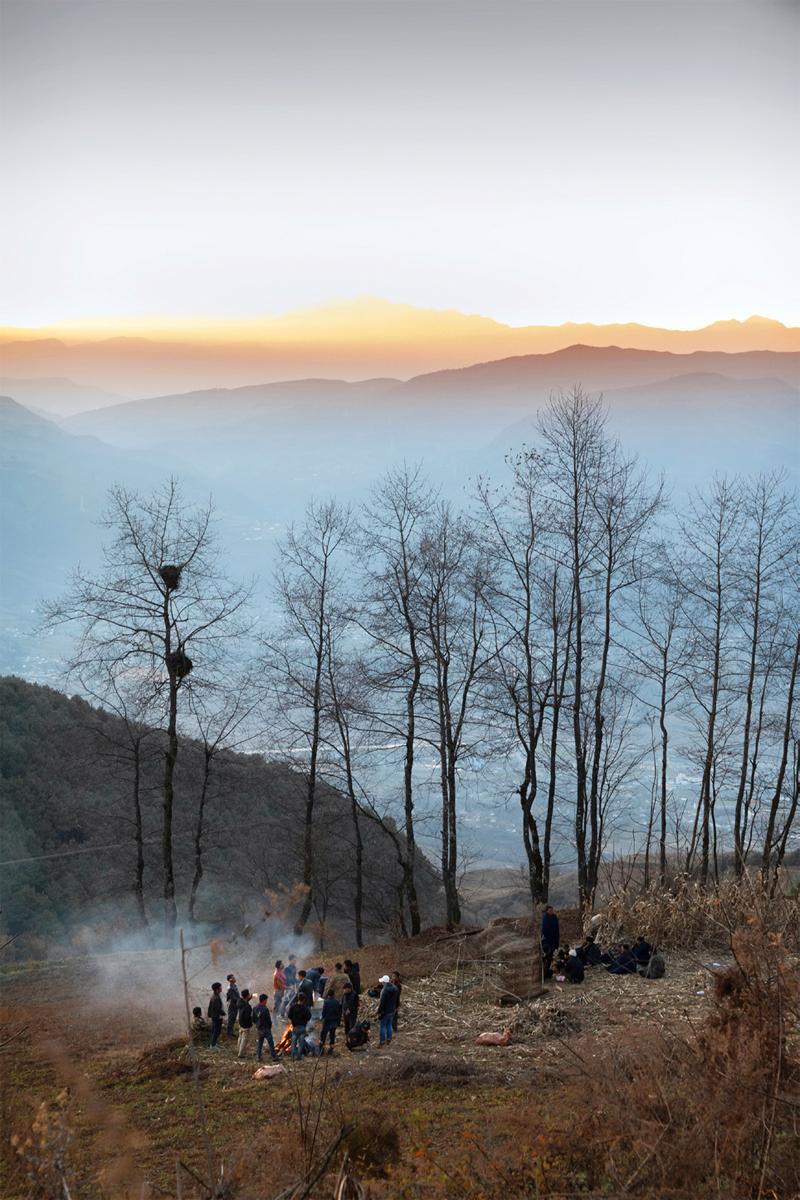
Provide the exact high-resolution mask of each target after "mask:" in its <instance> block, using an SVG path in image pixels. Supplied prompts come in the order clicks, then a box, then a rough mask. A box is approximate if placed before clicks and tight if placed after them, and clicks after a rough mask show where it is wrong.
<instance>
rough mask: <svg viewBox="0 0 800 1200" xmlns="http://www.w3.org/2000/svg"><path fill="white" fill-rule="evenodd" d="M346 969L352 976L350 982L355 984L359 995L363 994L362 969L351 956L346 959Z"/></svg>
mask: <svg viewBox="0 0 800 1200" xmlns="http://www.w3.org/2000/svg"><path fill="white" fill-rule="evenodd" d="M344 969H345V972H346V974H348V975H349V976H350V982H351V983H352V985H353V991H354V992H355V994H356V995H357V996H360V995H361V969H360V967H359V965H358V963H357V962H352V961H351V960H350V959H349V958H346V959H345V960H344Z"/></svg>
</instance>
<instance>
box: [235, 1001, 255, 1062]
mask: <svg viewBox="0 0 800 1200" xmlns="http://www.w3.org/2000/svg"><path fill="white" fill-rule="evenodd" d="M237 1020H238V1021H239V1041H238V1043H237V1046H236V1057H237V1058H244V1055H245V1051H246V1050H247V1047H248V1046H249V1045H250V1041H251V1039H252V1037H253V1009H252V1007H251V1005H250V993H249V991H248V990H247V988H242V994H241V996H240V997H239V1012H238V1017H237Z"/></svg>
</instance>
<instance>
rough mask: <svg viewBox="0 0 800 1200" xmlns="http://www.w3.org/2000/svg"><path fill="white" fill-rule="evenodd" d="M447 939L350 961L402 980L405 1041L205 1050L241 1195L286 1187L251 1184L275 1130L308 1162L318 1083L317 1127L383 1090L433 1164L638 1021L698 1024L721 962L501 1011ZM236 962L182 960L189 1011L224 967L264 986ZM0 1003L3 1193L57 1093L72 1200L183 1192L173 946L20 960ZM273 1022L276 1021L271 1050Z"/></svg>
mask: <svg viewBox="0 0 800 1200" xmlns="http://www.w3.org/2000/svg"><path fill="white" fill-rule="evenodd" d="M445 938H446V935H445V931H428V932H427V933H426V934H424V935H422V937H421V938H419V939H415V940H413V941H411V942H409V943H400V944H397V945H394V946H375V947H369V948H365V949H362V950H361V951H359V952H358V958H359V961H360V963H361V968H362V980H363V983H364V986H365V988H366V987H367V986H369V985H370V983H371V982H372V981H373V980H374V979H377V977H378V976H379V974H382V973H383V972H384V971H388V970H394V969H397V970H399V971H400V972H401V974H402V976H403V979H404V986H403V993H402V1007H401V1011H400V1021H399V1025H400V1028H399V1033H398V1036H397V1038H396V1039H395V1041H394V1042H393V1043H392V1045H391V1047H389V1048H386V1049H379V1048H378V1047H377V1046H375V1045H374V1044H373V1045H371V1046H370V1047H369V1048H368V1049H367V1050H366V1051H365V1052H364V1053H358V1054H351V1053H349V1052H348V1051H347V1050H346V1049H345V1048H344V1047H343V1046H341V1045H340V1044H337V1047H336V1052H335V1054H334V1055H333V1056H330V1057H328V1056H326V1057H325V1058H324V1059H323V1060H321V1061H320V1060H317V1063H316V1066H315V1065H314V1064H313V1063H312V1062H311V1061H310V1060H304V1061H302V1062H300V1063H292V1062H290V1061H288V1060H285V1063H284V1065H285V1071H284V1072H283V1073H281V1074H280V1076H279V1077H278V1078H277V1079H275V1080H271V1081H268V1082H258V1081H254V1080H253V1078H252V1076H253V1072H254V1070H255V1067H256V1063H255V1060H254V1056H253V1055H254V1051H253V1048H252V1047H251V1051H250V1057H249V1058H248V1059H247V1060H245V1061H239V1060H237V1059H236V1057H235V1043H233V1042H228V1041H225V1040H224V1039H223V1044H222V1049H221V1051H220V1052H218V1053H212V1052H210V1051H209V1050H207V1049H205V1048H203V1049H202V1050H201V1051H200V1054H199V1059H200V1064H201V1075H202V1092H203V1098H204V1103H205V1110H206V1114H207V1122H208V1126H209V1129H210V1131H211V1140H212V1142H213V1144H214V1152H215V1154H217V1155H218V1156H219V1157H220V1158H222V1159H223V1161H228V1162H229V1163H230V1164H231V1166H230V1169H231V1171H232V1172H234V1171H236V1170H238V1171H239V1172H244V1173H245V1175H246V1176H247V1178H248V1180H249V1181H250V1182H249V1184H248V1187H246V1188H245V1189H244V1191H242V1192H241V1193H240V1194H242V1195H247V1196H252V1197H258V1198H260V1197H266V1198H268V1197H272V1196H275V1195H277V1194H278V1192H279V1191H280V1190H281V1185H280V1180H279V1179H278V1180H273V1179H272V1178H271V1177H270V1173H269V1172H268V1171H267V1172H266V1173H265V1172H264V1171H262V1170H260V1169H259V1171H258V1172H257V1174H258V1180H257V1182H256V1181H255V1179H254V1177H253V1175H252V1174H248V1171H252V1168H251V1167H248V1165H247V1164H248V1163H249V1162H250V1161H251V1158H252V1156H253V1155H254V1154H255V1153H256V1147H257V1145H258V1144H260V1143H259V1140H258V1139H262V1141H263V1138H264V1137H266V1138H267V1143H266V1144H269V1139H270V1138H271V1139H273V1143H272V1144H273V1145H275V1146H277V1144H278V1141H280V1142H281V1144H282V1145H283V1146H284V1150H285V1153H284V1155H283V1158H282V1159H281V1161H282V1162H284V1163H288V1164H289V1168H291V1167H292V1164H293V1163H294V1162H295V1160H296V1164H297V1169H298V1170H299V1169H300V1168H301V1166H302V1163H301V1161H300V1159H301V1155H300V1151H299V1148H298V1146H296V1145H295V1143H297V1142H299V1139H298V1138H297V1121H298V1116H297V1114H298V1111H299V1110H300V1109H299V1108H298V1106H300V1108H302V1104H303V1097H304V1096H305V1097H306V1101H307V1102H308V1103H309V1104H311V1103H312V1096H313V1095H315V1094H318V1093H319V1091H320V1089H321V1088H322V1089H323V1091H324V1093H325V1095H326V1097H327V1098H326V1101H325V1107H326V1112H325V1114H324V1117H325V1120H327V1118H328V1117H329V1116H330V1118H331V1120H333V1119H334V1116H336V1118H337V1119H338V1117H339V1116H342V1117H345V1116H347V1115H348V1113H350V1112H351V1111H352V1110H354V1109H355V1110H357V1111H359V1112H361V1113H364V1112H367V1113H381V1112H383V1111H384V1110H385V1108H386V1097H387V1095H388V1096H391V1098H392V1100H391V1105H390V1107H391V1110H392V1112H393V1113H395V1114H397V1117H398V1119H399V1121H400V1126H401V1143H402V1144H401V1150H400V1152H401V1154H402V1155H405V1156H413V1155H419V1154H420V1150H419V1146H420V1145H422V1146H424V1147H427V1148H428V1151H427V1153H428V1157H430V1156H431V1155H432V1154H433V1151H432V1150H430V1147H431V1146H434V1147H435V1146H436V1145H440V1146H441V1147H442V1148H444V1147H446V1146H447V1143H448V1139H451V1138H452V1137H453V1134H454V1131H463V1130H464V1129H465V1128H468V1127H469V1122H470V1120H471V1114H474V1113H475V1112H476V1111H479V1112H482V1113H483V1114H484V1117H485V1114H486V1113H487V1112H489V1113H491V1112H492V1111H495V1112H496V1113H497V1115H498V1119H500V1118H501V1115H502V1106H503V1105H507V1104H509V1103H515V1104H516V1103H523V1102H524V1099H525V1096H526V1094H528V1093H529V1092H530V1089H531V1088H532V1087H535V1088H536V1089H537V1090H538V1091H539V1092H542V1091H544V1092H546V1091H547V1090H548V1089H551V1088H557V1087H558V1086H559V1083H560V1081H562V1080H563V1079H564V1078H565V1076H566V1075H568V1074H572V1073H574V1072H575V1071H576V1070H579V1069H580V1063H581V1061H582V1060H583V1059H585V1058H586V1057H587V1056H590V1057H591V1056H594V1055H597V1054H599V1053H601V1051H602V1049H603V1047H604V1046H605V1045H608V1044H609V1043H612V1042H613V1041H614V1039H615V1038H616V1037H617V1036H619V1035H620V1033H621V1032H622V1031H623V1030H624V1031H625V1032H626V1034H628V1035H629V1034H630V1031H631V1029H632V1028H633V1030H634V1031H635V1029H636V1028H637V1027H640V1028H641V1029H642V1030H643V1031H644V1030H645V1029H652V1028H653V1027H655V1028H658V1029H665V1028H669V1027H673V1028H674V1027H679V1026H680V1025H681V1024H686V1025H687V1027H688V1024H689V1023H691V1022H695V1021H696V1020H698V1019H700V1017H701V1016H702V1014H703V1012H704V1009H705V1006H706V989H707V987H708V984H709V979H710V975H709V969H708V968H709V966H710V965H712V964H713V963H714V962H715V961H717V960H714V958H713V956H711V955H709V956H708V958H707V959H706V960H703V958H702V957H697V956H692V957H689V956H682V957H677V956H670V955H667V975H666V978H665V979H663V980H660V981H650V980H645V979H641V978H638V977H622V978H620V977H615V976H610V975H608V974H607V973H606V972H605V971H604V970H602V969H599V970H598V969H595V970H594V971H587V978H586V982H585V984H584V985H582V986H579V987H570V986H569V985H567V984H559V983H557V982H555V981H552V982H549V983H548V985H547V989H546V995H545V996H544V997H543V998H542V999H540V1000H536V1001H532V1002H530V1003H528V1004H526V1005H523V1006H518V1007H512V1008H501V1007H499V1006H498V1004H497V1003H496V1000H495V998H494V996H495V994H496V993H493V992H492V987H491V982H490V980H491V972H490V970H489V969H488V968H487V966H486V964H485V963H484V962H480V961H477V962H470V961H468V960H469V958H470V954H471V951H470V940H469V939H467V940H466V941H464V942H463V943H459V942H458V940H457V939H447V940H442V939H445ZM472 944H473V945H474V942H473V943H472ZM342 956H343V955H342ZM351 956H352V957H355V956H356V955H355V952H351ZM335 957H339V955H331V954H330V953H325V954H324V955H322V956H321V960H322V961H325V962H326V963H328V962H330V963H331V964H332V962H333V961H334V958H335ZM230 959H232V960H233V961H230V960H227V961H223V960H221V959H219V960H218V961H217V962H216V963H214V962H213V961H212V960H211V957H210V953H209V951H208V950H207V949H205V948H202V949H198V950H197V951H193V952H192V954H191V956H190V965H189V974H190V976H191V981H190V990H191V1002H192V1003H193V1004H201V1005H202V1007H203V1011H204V1012H205V1006H206V1003H207V997H208V991H209V985H210V983H211V981H212V980H213V979H217V978H219V979H224V978H225V975H226V974H227V971H228V970H231V969H232V970H234V971H235V972H236V974H237V977H238V979H239V982H240V985H243V986H251V987H253V988H257V989H263V990H264V991H267V992H268V993H271V988H270V987H268V986H267V983H268V981H269V979H270V976H271V971H270V969H269V968H270V967H271V965H272V964H271V963H270V962H268V961H266V960H267V956H266V955H265V954H263V953H262V954H259V953H257V952H254V951H251V950H248V951H247V953H245V952H244V951H242V950H237V951H236V953H235V954H231V955H230ZM0 1001H1V1002H2V1003H1V1006H0V1021H1V1022H2V1031H3V1032H2V1036H1V1037H0V1042H3V1043H4V1045H2V1047H1V1048H0V1070H2V1123H3V1132H4V1136H3V1146H2V1168H3V1175H2V1180H0V1183H1V1184H2V1186H1V1187H0V1191H1V1193H2V1195H3V1196H5V1197H7V1198H8V1200H16V1198H17V1197H19V1198H22V1197H24V1196H27V1195H29V1194H31V1191H30V1182H29V1180H28V1178H27V1176H26V1171H28V1170H29V1166H30V1164H29V1162H28V1161H27V1160H26V1158H25V1155H24V1154H23V1155H20V1154H19V1153H18V1152H17V1150H15V1149H14V1148H13V1147H12V1146H11V1145H10V1142H9V1138H10V1136H11V1135H14V1134H16V1135H17V1136H18V1137H23V1138H24V1137H25V1135H26V1134H27V1133H29V1131H30V1129H31V1125H32V1122H33V1121H34V1119H35V1118H36V1114H37V1109H38V1106H39V1105H40V1104H41V1103H42V1101H46V1102H47V1103H48V1104H50V1105H51V1106H52V1105H53V1103H54V1102H55V1101H56V1097H58V1096H59V1095H60V1096H61V1097H62V1100H61V1104H62V1106H63V1107H64V1111H65V1114H66V1117H65V1120H66V1122H67V1125H68V1126H69V1133H68V1134H65V1137H66V1138H67V1140H68V1141H69V1151H68V1157H69V1161H70V1163H71V1169H72V1170H73V1172H74V1192H73V1200H77V1198H78V1197H80V1198H81V1200H93V1198H94V1197H107V1198H109V1200H116V1197H117V1196H120V1197H122V1196H126V1197H127V1196H134V1195H135V1196H137V1197H140V1198H142V1197H156V1196H158V1195H160V1194H167V1195H176V1194H177V1192H176V1185H175V1170H176V1168H175V1161H176V1157H182V1158H183V1160H184V1161H185V1162H186V1163H187V1165H188V1166H189V1167H190V1168H192V1169H195V1170H198V1171H201V1170H202V1167H203V1150H202V1139H201V1138H200V1137H199V1130H198V1115H197V1104H196V1094H195V1091H194V1085H193V1082H192V1077H191V1073H190V1072H189V1071H188V1070H187V1064H186V1057H185V1053H184V1050H183V1048H182V1044H181V1041H180V1039H182V1036H183V1030H184V1028H185V1018H184V1015H183V998H182V988H181V976H180V969H179V962H178V959H177V957H176V956H175V955H174V954H172V953H170V952H160V951H154V952H149V953H135V954H134V953H131V954H120V955H102V956H97V957H95V958H82V959H70V960H63V961H60V962H50V963H28V964H17V965H12V966H9V967H6V968H4V969H3V970H2V971H0ZM374 1007H375V1002H374V1001H371V1000H369V999H368V998H366V996H365V997H364V998H363V1008H362V1014H361V1015H362V1016H363V1015H367V1016H370V1015H371V1014H372V1010H373V1009H374ZM506 1026H509V1027H510V1028H511V1029H512V1031H513V1033H512V1038H511V1041H510V1043H509V1045H508V1046H506V1047H492V1046H476V1045H475V1038H476V1037H477V1035H478V1034H479V1033H481V1032H484V1031H490V1030H492V1031H494V1030H496V1031H500V1030H502V1029H503V1028H504V1027H506ZM281 1029H282V1023H281V1022H280V1021H276V1029H275V1033H276V1040H277V1035H279V1033H280V1031H281ZM373 1032H374V1033H377V1028H376V1027H375V1026H374V1027H373ZM170 1039H178V1040H177V1041H174V1044H173V1046H172V1048H171V1049H170V1048H167V1049H166V1050H163V1051H161V1050H156V1052H155V1053H149V1051H152V1049H153V1048H154V1047H160V1046H163V1045H164V1043H166V1042H167V1041H169V1040H170ZM312 1072H313V1073H314V1083H313V1085H312V1084H311V1083H310V1080H311V1073H312ZM328 1107H329V1108H330V1112H328V1111H327V1109H328ZM323 1123H324V1122H323ZM484 1123H485V1122H484ZM293 1155H294V1158H293ZM259 1161H260V1160H259ZM276 1161H277V1158H276ZM426 1161H427V1160H426ZM236 1164H238V1165H236ZM424 1168H425V1163H422V1164H420V1167H419V1182H418V1184H415V1189H412V1190H410V1191H408V1190H398V1189H396V1188H395V1189H394V1190H393V1189H392V1188H390V1187H389V1185H388V1184H386V1183H381V1182H380V1181H379V1180H377V1181H373V1182H372V1183H371V1184H370V1187H369V1191H368V1195H369V1196H375V1197H378V1196H384V1195H385V1196H388V1195H409V1196H410V1195H415V1196H416V1195H419V1196H421V1197H424V1196H425V1195H426V1192H425V1182H424V1179H425V1170H424ZM415 1170H416V1168H415ZM284 1186H285V1180H284ZM193 1194H194V1193H192V1192H191V1191H188V1192H187V1191H185V1190H184V1191H183V1192H182V1195H183V1196H184V1197H185V1196H188V1195H193ZM197 1194H198V1195H200V1194H202V1193H201V1192H198V1193H197ZM314 1194H316V1193H314ZM321 1194H323V1193H320V1195H321ZM324 1194H326V1195H329V1194H330V1192H326V1193H324Z"/></svg>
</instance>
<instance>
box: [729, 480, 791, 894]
mask: <svg viewBox="0 0 800 1200" xmlns="http://www.w3.org/2000/svg"><path fill="white" fill-rule="evenodd" d="M797 516H798V514H797V507H796V503H795V498H794V496H793V495H791V494H790V493H789V492H787V491H786V490H785V487H784V480H783V477H782V476H781V475H777V474H772V475H760V476H758V477H757V478H755V479H753V480H749V481H748V482H747V483H746V484H745V485H744V487H743V491H742V525H743V529H742V543H741V554H740V561H739V563H738V570H737V575H738V581H737V582H738V591H739V596H740V602H739V604H737V606H736V608H735V609H734V613H735V617H736V620H737V623H738V625H739V627H740V630H741V635H742V640H743V641H744V644H745V655H746V674H745V680H744V716H743V720H742V749H741V758H740V768H739V783H738V787H737V791H736V805H735V811H734V824H733V836H734V863H735V869H736V873H737V874H738V875H741V874H743V872H744V869H745V862H746V857H747V855H746V846H747V838H748V827H749V819H750V808H751V805H752V797H753V790H754V788H753V784H754V780H755V774H756V767H757V763H758V754H759V749H760V744H761V738H762V733H763V722H764V714H765V700H766V691H767V687H768V684H769V680H770V676H771V674H772V672H773V668H774V666H775V656H774V655H773V654H772V653H770V650H771V649H772V648H773V647H774V645H775V641H776V639H775V636H774V635H775V633H776V632H777V630H778V628H779V626H780V620H781V616H782V615H783V614H782V612H781V603H780V592H781V588H780V584H781V580H782V577H783V576H784V574H785V567H786V563H787V560H788V559H789V558H790V557H791V556H792V555H793V553H796V543H797ZM770 632H771V633H772V636H770ZM765 644H766V653H765ZM759 675H760V676H761V681H762V686H761V688H760V689H759ZM759 691H760V696H759Z"/></svg>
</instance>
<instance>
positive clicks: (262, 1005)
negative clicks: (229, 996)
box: [253, 992, 278, 1062]
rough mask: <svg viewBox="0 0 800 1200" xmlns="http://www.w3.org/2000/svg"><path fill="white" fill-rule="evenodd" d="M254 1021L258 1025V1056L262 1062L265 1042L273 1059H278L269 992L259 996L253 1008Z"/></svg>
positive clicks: (274, 1060) (275, 1060)
mask: <svg viewBox="0 0 800 1200" xmlns="http://www.w3.org/2000/svg"><path fill="white" fill-rule="evenodd" d="M253 1021H254V1023H255V1027H256V1037H257V1039H258V1040H257V1042H256V1058H257V1059H258V1061H259V1062H261V1055H262V1054H263V1052H264V1042H266V1043H267V1045H268V1046H269V1052H270V1054H271V1055H272V1061H273V1062H277V1061H278V1055H277V1053H276V1050H275V1042H274V1040H273V1037H272V1015H271V1013H270V1011H269V1009H268V1008H267V993H266V992H262V993H261V995H260V996H259V997H258V1004H257V1005H256V1006H255V1008H254V1009H253Z"/></svg>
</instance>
